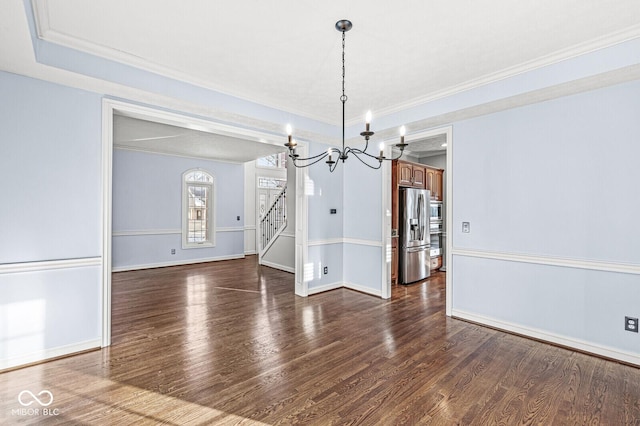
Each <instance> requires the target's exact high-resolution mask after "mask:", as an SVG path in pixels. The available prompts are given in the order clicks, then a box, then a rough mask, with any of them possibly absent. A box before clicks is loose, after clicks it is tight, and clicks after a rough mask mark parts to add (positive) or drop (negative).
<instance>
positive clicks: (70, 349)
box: [0, 339, 101, 372]
mask: <svg viewBox="0 0 640 426" xmlns="http://www.w3.org/2000/svg"><path fill="white" fill-rule="evenodd" d="M100 343H101V340H100V339H95V340H87V341H86V342H81V343H74V344H72V345H66V346H60V347H57V348H52V349H43V350H41V351H37V352H32V353H29V354H26V355H21V356H18V357H13V358H6V359H0V372H2V370H6V369H8V368H14V367H19V366H21V365H27V364H32V363H34V362H41V361H46V360H48V359H52V358H57V357H61V356H65V355H71V354H74V353H77V352H82V351H86V350H89V349H97V348H99V347H100Z"/></svg>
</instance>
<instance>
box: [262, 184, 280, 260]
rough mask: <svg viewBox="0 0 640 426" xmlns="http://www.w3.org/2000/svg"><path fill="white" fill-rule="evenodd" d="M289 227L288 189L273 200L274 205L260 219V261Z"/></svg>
mask: <svg viewBox="0 0 640 426" xmlns="http://www.w3.org/2000/svg"><path fill="white" fill-rule="evenodd" d="M286 226H287V187H286V186H285V187H284V188H282V191H280V193H279V194H278V196H277V197H276V198H275V200H273V204H271V206H270V207H269V209H268V210H267V213H265V215H264V217H263V218H262V219H260V251H259V256H258V259H259V261H261V260H262V256H263V255H264V254H265V253H266V252H267V250H269V247H271V246H272V245H273V243H274V242H275V241H276V239H277V237H278V235H280V234H281V233H282V231H283V230H284V228H286Z"/></svg>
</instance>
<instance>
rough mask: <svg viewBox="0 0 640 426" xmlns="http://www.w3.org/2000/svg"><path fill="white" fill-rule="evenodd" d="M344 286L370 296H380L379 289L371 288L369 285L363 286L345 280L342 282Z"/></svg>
mask: <svg viewBox="0 0 640 426" xmlns="http://www.w3.org/2000/svg"><path fill="white" fill-rule="evenodd" d="M343 285H344V288H348V289H350V290H356V291H359V292H360V293H367V294H370V295H372V296H378V297H382V292H381V291H380V289H375V288H371V287H365V286H363V285H360V284H354V283H349V282H345V283H343Z"/></svg>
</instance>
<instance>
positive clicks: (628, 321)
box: [624, 317, 638, 333]
mask: <svg viewBox="0 0 640 426" xmlns="http://www.w3.org/2000/svg"><path fill="white" fill-rule="evenodd" d="M624 329H625V330H627V331H633V332H634V333H637V332H638V318H631V317H624Z"/></svg>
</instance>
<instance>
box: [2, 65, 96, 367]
mask: <svg viewBox="0 0 640 426" xmlns="http://www.w3.org/2000/svg"><path fill="white" fill-rule="evenodd" d="M0 94H1V95H0V198H1V200H2V201H0V369H1V368H6V367H10V366H13V365H18V364H21V363H25V362H33V361H37V360H39V359H42V358H43V357H47V356H52V355H53V354H54V353H55V354H58V355H59V354H60V353H58V352H56V351H58V350H60V348H66V351H74V350H82V349H87V348H88V347H95V346H99V344H100V341H99V339H100V337H101V330H100V324H101V302H100V300H101V299H100V296H101V294H100V288H101V285H100V283H101V277H100V267H99V266H96V265H99V263H100V256H101V255H102V248H101V232H102V221H101V220H102V219H101V218H102V178H101V176H102V171H101V100H100V96H98V95H96V94H94V93H89V92H85V91H82V90H78V89H72V88H68V87H63V86H59V85H56V84H52V83H47V82H43V81H39V80H34V79H31V78H27V77H22V76H17V75H14V74H9V73H5V72H0ZM87 258H89V259H91V258H97V260H95V261H93V262H90V263H92V264H91V265H86V264H84V263H83V262H85V261H86V259H87ZM58 260H65V261H68V262H70V263H71V264H73V266H63V267H60V269H52V267H49V266H46V267H42V262H47V261H58ZM74 262H75V264H74ZM78 263H80V264H82V265H79V264H78ZM10 264H14V265H10ZM15 264H17V265H22V266H21V267H20V268H18V270H17V271H16V270H13V271H12V270H11V269H10V268H9V269H7V268H3V266H4V267H9V266H11V267H13V266H17V265H15ZM67 265H69V264H67ZM34 268H36V269H37V270H35V269H34ZM38 268H39V269H38ZM25 314H27V315H26V316H25ZM63 352H64V350H63Z"/></svg>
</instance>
